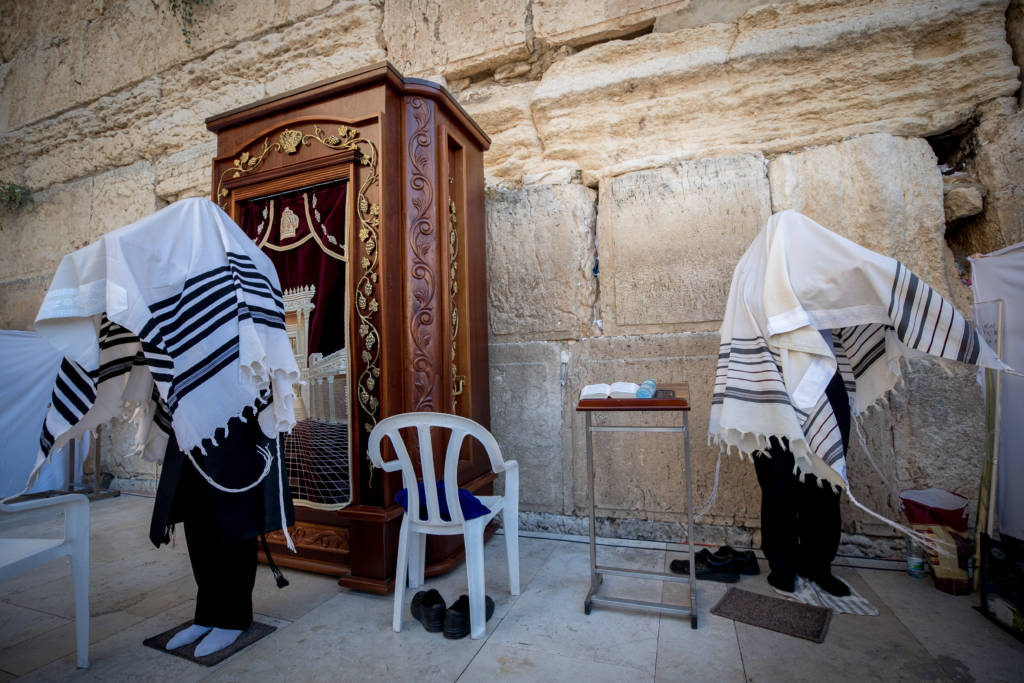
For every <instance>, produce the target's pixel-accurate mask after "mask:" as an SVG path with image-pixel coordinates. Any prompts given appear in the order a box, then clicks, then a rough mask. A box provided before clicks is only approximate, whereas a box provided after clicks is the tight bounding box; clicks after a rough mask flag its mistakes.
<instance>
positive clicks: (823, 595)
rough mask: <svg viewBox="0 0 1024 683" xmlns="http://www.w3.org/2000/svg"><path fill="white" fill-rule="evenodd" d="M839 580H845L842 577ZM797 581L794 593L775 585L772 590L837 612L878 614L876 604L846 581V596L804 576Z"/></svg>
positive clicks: (863, 614)
mask: <svg viewBox="0 0 1024 683" xmlns="http://www.w3.org/2000/svg"><path fill="white" fill-rule="evenodd" d="M836 578H837V579H838V578H839V577H838V576H837V577H836ZM839 580H840V581H843V580H842V579H839ZM796 582H797V587H796V590H795V591H794V592H792V593H786V592H785V591H780V590H778V589H777V588H775V587H774V586H773V587H772V590H773V591H775V592H776V593H778V594H779V595H781V596H783V597H787V598H789V599H790V600H796V601H798V602H802V603H804V604H805V605H814V606H816V607H827V608H829V609H830V610H832V611H833V612H835V613H836V614H859V615H861V616H866V617H875V616H878V610H877V609H876V608H875V606H874V605H872V604H871V603H870V602H868V600H867V599H866V598H865V597H864V596H862V595H861V594H860V593H858V592H857V591H856V590H854V588H853V586H851V585H850V584H848V583H846V581H843V583H844V584H846V586H847V587H848V588H849V589H850V594H849V595H847V596H846V597H844V598H840V597H836V596H835V595H832V594H831V593H829V592H828V591H826V590H824V589H823V588H821V587H820V586H818V584H816V583H814V582H813V581H809V580H807V579H804V578H802V577H799V576H798V577H797V579H796Z"/></svg>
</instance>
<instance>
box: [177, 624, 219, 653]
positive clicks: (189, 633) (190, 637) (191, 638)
mask: <svg viewBox="0 0 1024 683" xmlns="http://www.w3.org/2000/svg"><path fill="white" fill-rule="evenodd" d="M212 628H213V627H212V626H200V625H199V624H192V625H191V626H189V627H188V628H186V629H182V630H181V631H178V632H177V633H175V634H174V637H173V638H171V639H170V640H169V641H167V649H168V650H177V649H178V648H179V647H181V646H182V645H188V644H189V643H194V642H196V641H197V640H199V639H200V638H202V637H203V636H205V635H206V634H207V633H209V632H210V629H212Z"/></svg>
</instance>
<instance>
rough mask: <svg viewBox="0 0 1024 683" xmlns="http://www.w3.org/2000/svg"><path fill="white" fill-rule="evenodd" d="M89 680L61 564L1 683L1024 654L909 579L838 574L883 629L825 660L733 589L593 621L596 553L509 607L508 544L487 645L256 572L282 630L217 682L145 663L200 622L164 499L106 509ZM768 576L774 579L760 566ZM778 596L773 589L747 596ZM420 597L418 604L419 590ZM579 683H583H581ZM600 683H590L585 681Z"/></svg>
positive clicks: (905, 672) (843, 639) (163, 662)
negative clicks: (397, 625) (732, 608)
mask: <svg viewBox="0 0 1024 683" xmlns="http://www.w3.org/2000/svg"><path fill="white" fill-rule="evenodd" d="M92 509H93V516H92V522H93V525H92V541H93V542H92V546H93V555H92V571H91V575H92V576H91V579H92V584H93V585H92V589H93V590H92V595H91V604H90V606H91V610H92V612H93V615H94V616H93V618H92V632H91V636H92V641H93V642H92V646H91V648H90V651H91V659H92V668H90V669H89V670H83V671H76V670H75V656H74V641H73V621H72V620H71V619H70V618H68V616H70V614H71V613H72V611H71V591H70V579H71V576H70V569H69V567H68V565H67V562H66V561H57V562H54V563H51V564H50V565H46V566H44V567H41V568H39V569H38V570H36V571H33V572H29V573H28V574H25V575H22V576H19V577H16V578H13V579H10V580H8V581H5V582H3V583H0V683H4V681H7V680H11V679H12V678H13V677H14V676H15V675H16V674H27V675H26V676H25V680H29V681H37V680H38V681H51V680H79V679H81V680H102V681H108V680H146V681H147V683H149V682H154V683H155V682H158V681H197V680H212V681H221V680H224V681H237V680H247V681H248V680H253V681H262V680H290V681H348V680H351V681H371V680H382V679H387V680H391V679H398V680H401V679H419V680H431V681H434V680H437V681H455V680H465V681H477V680H530V681H535V680H539V681H544V680H552V681H554V680H558V681H560V682H561V681H564V680H566V679H567V678H570V677H576V678H580V677H584V678H586V679H592V680H594V681H602V680H611V679H614V680H626V681H633V680H639V681H644V680H658V681H676V680H687V681H690V680H693V681H701V680H714V681H716V682H717V681H733V680H740V679H741V678H746V679H748V680H760V681H764V680H785V681H790V680H822V679H824V680H832V679H836V678H843V679H846V680H879V679H884V680H894V679H896V680H898V679H911V680H916V679H923V680H954V681H966V680H971V679H972V678H973V679H975V680H1020V676H1019V672H1020V671H1021V670H1024V667H1022V664H1024V661H1022V658H1024V648H1021V646H1020V643H1018V642H1017V641H1016V640H1014V639H1012V638H1010V637H1009V636H1008V635H1007V634H1005V633H1003V632H1002V631H1000V630H999V629H998V628H996V627H995V626H994V625H993V624H991V623H989V622H988V621H986V620H984V619H983V618H981V617H980V616H979V615H977V614H976V613H975V612H974V611H973V609H972V607H973V605H974V604H976V603H977V596H973V597H970V598H955V597H952V596H948V595H945V594H943V593H940V592H938V591H936V590H935V589H934V588H932V587H931V585H930V583H929V582H926V581H915V580H913V579H910V578H909V577H907V576H906V575H904V574H902V573H899V572H891V571H881V570H864V569H854V568H852V567H837V568H836V570H835V571H836V573H837V574H839V575H840V576H842V577H843V578H845V579H847V580H848V581H849V582H850V583H851V584H853V585H854V587H855V588H856V589H857V590H858V591H859V592H860V593H861V594H862V595H863V596H864V597H866V598H867V599H868V600H870V601H872V603H874V604H875V606H876V607H878V608H879V611H880V614H879V616H878V617H859V616H852V615H839V616H836V617H834V619H833V622H832V624H831V627H830V631H829V634H828V636H827V638H826V640H825V643H824V644H821V645H818V644H815V643H810V642H808V641H802V640H799V639H796V638H792V637H789V636H785V635H782V634H778V633H775V632H773V631H768V630H765V629H759V628H756V627H752V626H748V625H744V624H737V623H735V622H732V621H730V620H726V619H722V618H720V617H716V616H714V615H711V614H710V609H711V607H712V606H714V604H715V603H716V602H717V601H718V599H720V598H721V596H722V595H724V593H725V591H726V590H728V588H729V585H726V584H719V583H713V582H699V583H698V585H697V588H698V601H697V603H698V618H699V628H698V629H697V630H696V631H694V630H692V629H691V628H690V623H689V618H688V617H686V618H680V617H677V616H672V615H660V616H659V615H657V614H652V613H649V612H637V611H631V610H627V609H620V608H610V607H597V606H595V607H594V610H593V612H592V613H591V615H590V616H586V615H584V614H583V599H584V597H585V595H586V592H587V589H588V588H589V583H590V579H589V570H588V563H589V556H588V555H589V550H588V546H587V544H586V543H580V542H576V540H552V539H539V538H528V537H520V572H521V583H522V595H521V596H518V597H516V596H512V595H510V594H509V591H508V573H507V563H506V559H505V545H504V538H503V537H502V536H500V535H496V536H495V537H494V538H493V539H491V540H490V541H488V543H487V544H486V546H485V565H486V567H487V569H486V575H487V578H486V588H487V593H488V595H490V596H491V597H492V598H493V599H494V600H495V605H496V610H495V614H494V616H493V617H492V618H491V620H490V621H489V622H488V625H487V633H488V637H487V638H486V639H485V640H480V641H473V640H471V639H469V638H465V639H462V640H458V641H448V640H445V639H444V638H443V637H442V636H441V635H440V634H431V633H427V632H426V631H424V629H423V627H422V626H421V625H420V624H419V623H417V622H416V621H415V619H413V618H412V617H411V616H410V615H409V602H410V601H411V599H412V596H413V595H414V593H415V592H416V591H415V590H412V589H410V590H408V591H407V592H406V599H405V604H404V605H403V628H402V632H401V633H394V632H393V631H392V630H391V613H392V604H393V603H392V596H390V595H388V596H376V595H368V594H364V593H359V592H354V591H349V590H347V589H342V588H340V587H338V586H337V584H336V582H335V581H334V579H332V578H330V577H324V576H318V575H314V574H306V573H303V572H299V571H295V570H287V571H286V574H287V575H288V578H289V579H290V580H291V582H292V585H291V586H289V587H287V588H285V589H283V590H278V589H277V588H276V586H275V585H274V582H273V579H272V576H271V574H270V572H269V570H268V569H267V568H266V567H263V566H261V567H260V569H259V570H258V572H259V573H258V576H257V587H256V590H255V592H254V607H255V611H256V612H257V619H258V620H259V621H262V622H264V623H270V624H273V625H275V626H277V628H278V630H277V631H275V632H274V633H272V634H271V635H270V636H268V637H267V638H265V639H263V640H262V641H260V642H258V643H255V644H254V645H252V646H251V647H249V648H247V649H246V650H244V651H242V652H241V653H239V654H237V655H235V656H234V657H232V658H231V659H229V660H227V661H225V662H223V663H222V664H220V665H218V666H216V667H213V668H206V667H202V666H200V665H197V664H194V663H192V662H188V661H186V660H183V659H180V658H178V657H174V656H171V655H167V654H165V653H161V652H158V651H156V650H152V649H151V648H146V647H144V646H143V645H142V640H144V639H145V638H147V637H150V636H153V635H156V634H158V633H160V632H162V631H164V630H166V629H168V628H171V627H173V626H176V625H177V624H180V623H182V622H183V621H186V620H187V619H189V618H190V617H191V615H192V612H193V610H194V596H195V586H194V584H193V581H192V577H191V569H190V568H189V564H188V558H187V555H186V553H185V547H184V542H183V538H182V537H180V536H179V538H178V541H179V543H178V544H177V545H176V546H175V547H173V548H170V547H166V546H165V547H163V548H161V549H160V550H159V551H158V550H156V549H154V548H153V547H152V545H151V544H150V543H149V541H148V539H147V532H148V522H149V514H150V511H151V509H152V500H151V499H147V498H139V497H132V496H122V497H121V498H118V499H111V500H104V501H97V502H94V503H93V507H92ZM61 525H62V522H61V520H60V518H59V517H56V516H52V515H51V516H50V517H38V518H37V519H35V520H34V521H33V520H28V526H18V525H14V526H12V525H11V524H8V523H6V520H0V535H18V534H17V533H16V532H17V531H19V530H21V531H24V530H25V529H26V528H30V529H31V530H32V531H33V533H36V532H39V535H46V533H47V532H48V531H49V532H52V531H56V533H57V534H58V535H59V532H60V527H61ZM674 551H675V548H673V552H668V553H666V552H665V551H663V550H660V549H658V548H654V549H635V548H630V547H622V546H618V547H612V546H605V545H602V546H600V547H599V549H598V552H599V560H600V562H601V563H603V564H608V565H615V566H626V567H635V568H649V569H654V568H658V569H661V568H664V567H667V566H668V563H669V562H670V561H671V560H672V559H674V558H677V557H685V554H682V553H677V552H674ZM762 570H763V571H764V572H766V571H767V567H766V566H765V563H763V562H762ZM736 585H737V586H738V587H740V588H744V589H746V590H751V591H754V592H759V593H765V594H773V593H772V591H771V589H770V587H769V586H768V584H767V582H766V581H765V574H764V573H762V574H761V575H760V576H755V577H743V578H742V579H741V581H740V582H739V583H738V584H736ZM427 588H437V589H438V590H439V591H440V592H441V594H442V595H443V596H444V597H445V599H446V601H447V602H448V603H451V602H453V601H454V600H455V599H456V598H457V597H458V595H459V594H461V593H464V592H466V576H465V565H464V564H460V565H459V566H457V567H456V568H455V570H454V571H452V572H450V573H449V574H447V575H445V576H441V577H436V578H433V579H428V581H427V582H426V585H425V586H424V587H423V588H422V589H427ZM422 589H421V590H422ZM602 593H603V594H611V595H617V596H621V597H628V598H634V599H643V600H657V599H658V598H659V596H660V597H661V598H662V599H664V600H665V601H667V602H673V603H677V604H687V603H688V600H689V595H688V586H687V585H686V584H674V583H665V584H662V582H659V581H637V580H631V579H627V578H624V577H614V576H609V577H606V581H605V584H604V585H603V586H602ZM570 680H571V678H570ZM588 683H589V682H588Z"/></svg>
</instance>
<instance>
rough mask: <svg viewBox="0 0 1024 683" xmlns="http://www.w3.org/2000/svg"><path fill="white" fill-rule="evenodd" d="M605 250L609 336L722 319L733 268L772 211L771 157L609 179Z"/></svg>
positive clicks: (601, 233)
mask: <svg viewBox="0 0 1024 683" xmlns="http://www.w3.org/2000/svg"><path fill="white" fill-rule="evenodd" d="M600 197H601V203H600V207H599V210H598V221H597V223H598V255H599V258H600V265H601V270H600V272H601V276H600V279H601V295H600V304H601V316H602V318H603V319H604V329H605V331H606V333H607V334H610V335H615V334H624V333H627V332H630V333H642V332H658V331H661V332H664V331H669V330H672V329H679V328H680V326H681V325H683V324H688V323H706V322H709V321H718V320H721V318H722V315H723V313H724V312H725V302H726V299H727V298H728V294H729V283H730V282H731V280H732V271H733V269H734V268H735V267H736V263H737V262H738V261H739V259H740V256H742V255H743V252H744V251H745V250H746V248H747V246H748V245H749V244H750V241H751V240H752V239H753V238H754V236H755V235H756V234H757V233H758V231H759V230H760V229H761V228H762V227H764V224H765V222H766V221H767V220H768V217H769V216H770V215H771V199H770V195H769V191H768V179H767V174H766V169H765V161H764V159H763V158H762V157H761V156H760V155H755V154H748V155H740V156H736V157H729V158H725V159H704V160H698V161H688V162H683V163H680V164H677V165H674V166H667V167H663V168H658V169H653V170H650V171H639V172H636V173H628V174H626V175H621V176H618V177H616V178H610V179H605V180H604V181H602V183H601V190H600Z"/></svg>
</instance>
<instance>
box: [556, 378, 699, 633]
mask: <svg viewBox="0 0 1024 683" xmlns="http://www.w3.org/2000/svg"><path fill="white" fill-rule="evenodd" d="M669 386H671V387H672V388H674V390H675V398H631V399H616V398H603V399H585V400H581V401H580V402H579V404H578V405H577V406H576V410H577V411H578V412H582V413H584V415H586V435H587V490H588V495H589V501H590V590H589V591H588V592H587V597H586V600H584V602H583V611H584V613H585V614H590V608H591V606H592V605H619V606H623V607H630V608H633V609H642V610H648V611H654V612H666V613H669V614H679V615H687V614H688V615H690V627H691V628H697V576H696V574H695V571H696V570H695V565H696V563H695V562H694V561H693V560H694V553H693V484H692V476H691V473H690V431H689V414H690V390H689V386H688V385H686V384H682V385H678V384H677V385H669ZM596 412H676V413H681V414H682V424H681V425H680V426H678V427H674V426H672V427H669V426H666V427H642V426H603V425H602V426H594V425H593V424H592V420H591V415H592V414H593V413H596ZM594 432H675V433H682V435H683V449H682V450H683V453H682V454H683V464H684V466H685V468H686V545H687V547H688V549H689V552H690V575H689V576H679V575H677V574H668V573H665V572H651V571H643V570H638V569H626V568H622V567H609V566H605V565H599V564H598V563H597V543H596V538H595V531H594V523H595V522H594V519H595V512H594V448H593V433H594ZM604 574H612V575H615V576H627V577H631V578H634V579H655V580H658V581H673V582H676V583H689V584H690V605H689V606H688V607H684V606H682V605H670V604H666V603H664V602H648V601H644V600H629V599H626V598H615V597H611V596H603V595H598V589H599V588H600V586H601V583H602V581H603V580H604V578H603V575H604Z"/></svg>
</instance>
